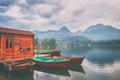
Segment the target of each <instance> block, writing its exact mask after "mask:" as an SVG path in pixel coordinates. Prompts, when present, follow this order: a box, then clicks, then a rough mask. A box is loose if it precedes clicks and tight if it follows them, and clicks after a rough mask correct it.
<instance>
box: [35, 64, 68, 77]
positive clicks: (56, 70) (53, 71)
mask: <svg viewBox="0 0 120 80" xmlns="http://www.w3.org/2000/svg"><path fill="white" fill-rule="evenodd" d="M34 70H36V71H38V72H45V73H49V74H55V75H61V76H68V77H69V76H70V74H69V72H68V69H64V68H48V67H43V66H39V65H37V66H35V68H34Z"/></svg>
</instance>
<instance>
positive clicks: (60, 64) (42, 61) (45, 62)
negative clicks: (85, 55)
mask: <svg viewBox="0 0 120 80" xmlns="http://www.w3.org/2000/svg"><path fill="white" fill-rule="evenodd" d="M31 59H32V60H33V61H34V62H35V63H36V64H38V65H41V66H45V67H55V68H66V67H67V66H68V65H69V60H68V59H55V58H47V57H35V58H31Z"/></svg>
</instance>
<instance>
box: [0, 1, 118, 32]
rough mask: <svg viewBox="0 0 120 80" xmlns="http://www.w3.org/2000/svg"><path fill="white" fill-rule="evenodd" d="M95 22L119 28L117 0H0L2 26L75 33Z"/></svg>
mask: <svg viewBox="0 0 120 80" xmlns="http://www.w3.org/2000/svg"><path fill="white" fill-rule="evenodd" d="M98 23H103V24H105V25H111V26H113V27H115V28H119V29H120V0H0V26H3V27H8V28H15V29H23V30H30V31H32V30H35V29H36V30H40V31H46V30H48V29H51V30H58V29H60V28H61V27H62V26H67V27H68V28H69V29H70V30H71V31H73V32H75V31H78V30H85V29H86V28H88V27H89V26H90V25H94V24H98Z"/></svg>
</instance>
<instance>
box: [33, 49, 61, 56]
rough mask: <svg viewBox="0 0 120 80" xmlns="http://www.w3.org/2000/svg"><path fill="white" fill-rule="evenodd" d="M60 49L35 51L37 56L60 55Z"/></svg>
mask: <svg viewBox="0 0 120 80" xmlns="http://www.w3.org/2000/svg"><path fill="white" fill-rule="evenodd" d="M60 52H61V51H60V50H40V51H35V56H41V57H42V56H60Z"/></svg>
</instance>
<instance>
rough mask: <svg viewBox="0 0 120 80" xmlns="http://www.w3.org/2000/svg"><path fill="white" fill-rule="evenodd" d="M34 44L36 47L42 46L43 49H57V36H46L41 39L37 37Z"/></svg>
mask: <svg viewBox="0 0 120 80" xmlns="http://www.w3.org/2000/svg"><path fill="white" fill-rule="evenodd" d="M34 44H35V46H36V47H40V48H41V49H56V47H57V43H56V40H55V38H45V39H42V40H40V39H39V38H38V37H36V38H35V42H34Z"/></svg>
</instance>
